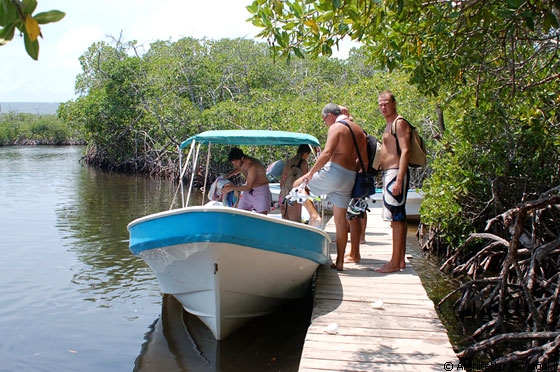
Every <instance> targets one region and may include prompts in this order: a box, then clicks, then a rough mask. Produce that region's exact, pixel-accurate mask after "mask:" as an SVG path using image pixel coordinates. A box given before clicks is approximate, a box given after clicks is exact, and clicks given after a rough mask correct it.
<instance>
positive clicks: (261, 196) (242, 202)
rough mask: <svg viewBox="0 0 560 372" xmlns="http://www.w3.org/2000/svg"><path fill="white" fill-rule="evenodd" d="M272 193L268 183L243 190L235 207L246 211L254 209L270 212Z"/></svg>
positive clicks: (258, 211)
mask: <svg viewBox="0 0 560 372" xmlns="http://www.w3.org/2000/svg"><path fill="white" fill-rule="evenodd" d="M271 205H272V195H271V194H270V188H269V187H268V184H266V185H261V186H257V187H253V189H252V190H250V191H243V193H242V194H241V199H239V204H238V205H237V208H239V209H244V210H246V211H252V210H254V211H255V212H257V213H264V212H270V206H271Z"/></svg>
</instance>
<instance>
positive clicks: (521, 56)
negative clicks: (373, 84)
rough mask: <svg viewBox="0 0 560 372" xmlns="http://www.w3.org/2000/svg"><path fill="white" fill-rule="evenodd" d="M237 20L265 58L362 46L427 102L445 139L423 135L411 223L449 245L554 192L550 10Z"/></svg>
mask: <svg viewBox="0 0 560 372" xmlns="http://www.w3.org/2000/svg"><path fill="white" fill-rule="evenodd" d="M247 9H248V11H249V12H250V13H251V14H252V22H253V24H254V25H256V26H257V27H260V28H262V32H261V33H260V36H263V37H265V38H266V39H267V41H268V43H269V44H270V45H271V51H272V53H273V54H274V55H276V56H283V57H289V56H291V55H295V56H302V55H303V56H308V55H310V56H313V57H316V56H319V55H327V56H328V55H330V54H331V51H332V48H333V47H334V46H335V45H336V44H337V43H338V42H339V41H340V40H342V39H343V38H351V39H353V40H356V41H361V42H362V43H363V45H364V46H363V47H362V48H361V50H360V54H359V55H358V58H361V59H364V58H365V59H366V60H367V61H368V62H369V64H370V65H373V66H377V67H378V68H380V69H387V70H398V69H399V70H403V71H406V72H407V73H408V76H409V77H410V82H411V83H412V84H414V85H415V86H416V87H417V88H418V89H419V91H420V92H422V93H424V94H425V95H431V96H434V97H436V99H437V105H438V106H439V107H440V108H441V109H442V110H443V112H444V115H443V116H444V118H445V121H444V123H445V128H443V127H442V126H441V124H442V123H438V124H439V125H438V126H437V128H436V130H433V131H432V134H433V135H434V136H435V137H437V138H441V146H440V145H438V144H435V143H430V144H429V145H430V146H431V152H432V154H433V155H434V159H435V161H434V162H433V163H432V164H431V167H430V178H429V180H428V181H427V182H426V183H425V187H424V192H425V194H426V197H425V200H424V203H423V206H422V217H423V221H424V222H426V223H427V224H429V225H431V226H432V227H433V228H434V229H435V230H437V231H439V232H440V234H441V236H443V237H444V238H445V239H446V240H447V241H448V242H454V243H457V242H460V241H461V240H462V239H464V238H465V236H466V234H467V233H469V232H471V231H474V230H481V229H483V228H484V226H485V221H486V220H487V219H488V218H490V217H491V216H494V215H495V214H498V213H501V212H502V211H504V209H505V208H509V207H511V206H514V205H516V203H518V202H519V201H521V200H523V199H526V198H530V197H534V195H538V194H539V193H540V192H543V191H545V190H547V189H549V188H551V187H553V186H555V185H557V184H558V183H559V182H560V180H559V174H560V169H559V166H558V164H559V163H560V154H559V150H558V149H559V147H558V142H559V141H560V139H559V138H560V133H559V129H558V128H559V126H558V122H559V119H560V118H559V112H558V106H559V104H560V100H559V99H558V94H557V92H558V91H559V88H560V87H559V76H558V71H560V51H559V49H558V42H559V40H560V29H559V19H558V14H560V2H558V1H557V0H555V1H551V2H542V1H530V2H526V1H515V0H512V1H507V2H503V1H499V0H490V1H476V0H475V1H470V2H461V1H459V2H451V1H449V2H448V1H440V2H425V1H420V0H402V1H393V2H391V1H375V2H366V1H361V0H347V1H344V2H339V1H331V0H318V1H313V2H310V1H306V0H286V1H282V2H279V1H276V0H255V1H253V3H252V4H251V5H250V6H248V7H247ZM395 90H396V89H395ZM403 93H404V94H403ZM406 93H407V92H399V93H397V97H404V98H405V99H406V98H407V97H408V96H409V95H408V94H406ZM411 96H412V97H414V98H416V95H414V94H412V95H411ZM401 99H402V98H401ZM411 103H412V102H410V103H409V104H404V105H401V106H400V107H402V108H403V109H405V108H407V107H411V106H412V105H411ZM412 111H413V112H415V111H416V110H412ZM407 114H408V113H407ZM424 134H426V133H425V132H424Z"/></svg>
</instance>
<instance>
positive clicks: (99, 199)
mask: <svg viewBox="0 0 560 372" xmlns="http://www.w3.org/2000/svg"><path fill="white" fill-rule="evenodd" d="M82 151H83V148H81V147H8V148H0V335H1V337H0V372H7V371H10V372H16V371H17V372H21V371H34V372H35V371H49V372H64V371H79V372H87V371H95V372H98V371H156V370H159V371H166V372H174V371H218V370H219V371H239V370H244V371H267V370H270V371H296V370H297V366H298V363H299V356H300V352H301V350H300V349H301V344H302V342H303V338H304V337H305V329H306V325H307V319H309V314H308V309H309V306H308V305H309V303H308V302H301V303H294V304H289V305H288V306H286V308H284V309H283V311H280V312H279V313H277V314H273V315H271V316H269V317H265V318H263V319H259V320H257V321H255V322H253V323H251V324H250V325H249V326H248V327H245V328H246V329H243V331H242V332H238V333H237V334H235V335H232V336H231V337H230V338H228V339H226V340H224V341H222V342H220V343H217V342H216V341H214V340H213V339H212V338H211V337H209V334H208V331H207V329H205V328H204V326H202V325H201V324H200V322H198V320H197V319H196V318H195V319H193V318H192V317H189V316H188V314H186V313H185V312H183V311H182V309H181V308H180V306H178V304H177V303H176V302H175V301H174V300H173V298H171V297H167V296H166V297H162V295H161V293H160V291H159V286H158V283H157V280H156V279H155V277H154V276H153V274H152V272H151V270H150V269H149V268H148V266H147V265H146V264H145V263H144V262H143V261H142V260H140V259H139V258H136V257H135V256H133V255H132V254H131V253H130V252H129V250H128V241H127V239H128V232H127V230H126V226H127V224H128V223H129V222H130V221H131V220H133V219H135V218H137V217H140V216H143V215H146V214H149V213H153V212H156V211H160V210H163V209H168V208H169V205H170V203H171V198H172V195H173V192H174V188H173V186H172V185H171V184H170V183H168V182H164V181H154V180H148V179H144V178H139V177H133V176H121V175H115V174H106V173H103V172H98V171H95V170H92V169H89V168H87V167H85V166H81V165H80V163H79V159H80V157H81V154H82ZM294 318H295V319H296V320H295V321H294V320H293V319H294Z"/></svg>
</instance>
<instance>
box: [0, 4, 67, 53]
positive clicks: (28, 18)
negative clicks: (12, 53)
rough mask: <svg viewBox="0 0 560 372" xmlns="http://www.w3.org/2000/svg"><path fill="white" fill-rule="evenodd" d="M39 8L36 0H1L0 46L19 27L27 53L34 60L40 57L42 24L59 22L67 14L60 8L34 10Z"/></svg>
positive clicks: (7, 40) (12, 35) (8, 39)
mask: <svg viewBox="0 0 560 372" xmlns="http://www.w3.org/2000/svg"><path fill="white" fill-rule="evenodd" d="M36 8H37V1H36V0H24V1H19V0H0V27H1V28H0V46H2V45H5V44H6V43H8V42H9V41H10V40H12V39H13V38H14V33H15V30H16V29H17V30H18V31H19V32H20V33H22V34H23V42H24V44H25V50H26V51H27V54H29V56H30V57H31V58H33V59H34V60H37V59H39V40H38V37H39V36H41V37H42V35H41V28H40V27H39V25H40V24H47V23H51V22H58V21H60V20H61V19H62V18H64V16H65V14H64V13H63V12H61V11H59V10H51V11H48V12H42V13H37V14H35V15H33V12H34V11H35V9H36Z"/></svg>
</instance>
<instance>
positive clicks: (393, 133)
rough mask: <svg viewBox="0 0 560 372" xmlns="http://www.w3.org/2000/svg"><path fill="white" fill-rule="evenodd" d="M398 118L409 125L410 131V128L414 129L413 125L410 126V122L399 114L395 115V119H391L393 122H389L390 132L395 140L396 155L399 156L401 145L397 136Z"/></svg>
mask: <svg viewBox="0 0 560 372" xmlns="http://www.w3.org/2000/svg"><path fill="white" fill-rule="evenodd" d="M399 119H403V120H404V121H405V122H406V123H407V124H408V126H409V127H410V130H411V131H412V129H414V127H413V126H412V124H410V123H409V122H408V120H406V119H405V118H403V117H402V116H400V115H397V117H396V118H395V120H394V121H393V124H391V134H392V135H393V136H395V140H396V141H397V155H399V156H401V147H400V146H399V137H397V121H398V120H399ZM410 141H412V133H411V135H410Z"/></svg>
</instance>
